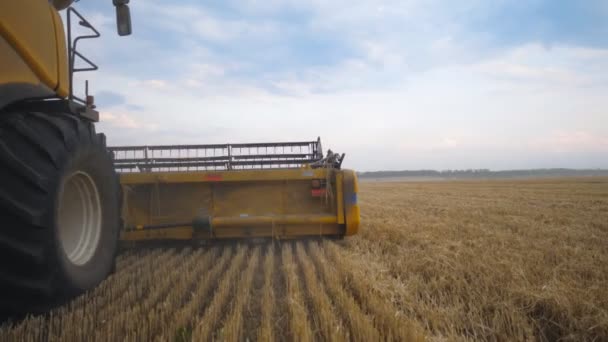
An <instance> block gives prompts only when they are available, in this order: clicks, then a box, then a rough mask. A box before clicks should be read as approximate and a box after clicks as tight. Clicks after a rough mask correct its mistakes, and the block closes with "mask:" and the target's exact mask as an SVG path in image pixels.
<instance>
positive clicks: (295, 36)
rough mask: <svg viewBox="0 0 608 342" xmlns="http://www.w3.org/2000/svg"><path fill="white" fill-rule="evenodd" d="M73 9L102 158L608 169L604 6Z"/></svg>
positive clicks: (137, 0)
mask: <svg viewBox="0 0 608 342" xmlns="http://www.w3.org/2000/svg"><path fill="white" fill-rule="evenodd" d="M77 8H78V9H79V10H80V11H81V12H82V13H83V14H84V15H85V16H87V18H89V19H90V21H92V22H93V23H95V24H96V25H97V27H99V28H100V30H101V32H102V35H103V37H102V38H101V39H99V40H97V41H91V42H86V43H83V45H82V48H83V50H84V51H85V52H86V53H87V54H88V55H90V56H91V57H93V58H94V59H95V60H96V61H97V62H99V64H100V66H101V71H99V72H97V73H95V74H87V75H84V74H82V75H79V79H80V81H82V80H83V79H84V78H85V77H86V78H88V79H90V80H91V82H92V83H91V89H92V91H93V92H94V93H95V94H96V98H97V104H98V106H99V109H100V111H101V114H102V122H101V123H100V124H99V129H101V130H102V131H104V132H105V133H106V134H107V135H108V138H109V141H110V142H111V143H113V144H171V143H175V144H180V143H221V142H254V141H282V140H310V139H315V138H316V137H317V136H319V135H320V136H321V137H322V139H323V141H324V146H326V147H329V146H331V147H332V148H333V149H334V150H338V151H341V152H346V153H347V161H345V164H346V166H348V167H351V168H355V169H358V170H362V171H367V170H377V169H428V168H430V169H460V168H491V169H514V168H537V167H573V168H586V167H591V168H596V167H602V168H608V96H607V95H606V94H608V2H607V1H600V0H597V1H593V0H591V1H563V0H554V1H536V0H532V1H526V2H523V1H504V0H497V1H492V2H489V1H481V0H463V1H458V2H455V1H433V0H430V1H428V0H427V1H422V0H404V1H356V2H351V1H342V0H336V1H331V2H326V1H300V0H287V1H278V0H266V1H259V0H243V1H236V0H228V1H207V2H201V1H188V0H184V1H174V2H167V1H160V0H145V1H143V0H132V1H131V12H132V16H133V31H134V33H133V35H132V36H130V37H118V36H117V35H116V34H115V23H114V14H113V6H112V5H111V1H109V0H107V1H95V2H93V1H81V2H79V3H78V4H77Z"/></svg>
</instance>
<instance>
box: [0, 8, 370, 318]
mask: <svg viewBox="0 0 608 342" xmlns="http://www.w3.org/2000/svg"><path fill="white" fill-rule="evenodd" d="M73 1H74V0H51V1H48V0H18V1H9V0H0V217H1V218H2V223H1V226H0V314H2V313H3V311H10V312H14V311H20V312H32V311H39V312H40V311H45V310H46V309H48V308H49V307H51V306H54V305H57V304H60V303H62V302H64V301H65V300H67V299H69V298H71V297H73V296H74V295H77V294H79V293H82V292H83V291H86V290H89V289H91V288H93V287H95V286H97V284H99V283H100V282H101V281H102V280H103V279H105V278H106V277H107V276H108V274H109V273H111V272H112V269H113V268H114V267H115V258H116V251H117V246H118V240H119V238H121V239H123V240H130V241H133V240H151V239H216V238H218V239H219V238H247V237H271V238H276V239H283V238H292V237H300V236H320V235H332V236H344V235H351V234H354V233H356V231H357V226H358V222H359V211H358V207H357V202H356V199H357V197H356V194H357V181H356V177H355V174H354V173H353V172H352V171H347V170H340V165H341V161H342V158H343V156H338V155H335V154H333V153H328V155H327V156H325V157H323V155H322V151H321V145H320V141H315V142H305V143H280V144H236V145H195V146H147V147H145V146H144V147H115V148H112V149H111V152H110V151H108V149H107V147H106V139H105V136H104V135H103V134H98V133H96V132H95V125H94V123H95V122H96V121H98V120H99V113H98V112H97V110H96V106H95V104H94V98H93V96H91V95H89V94H88V82H87V83H86V87H85V91H84V95H80V96H78V95H76V94H75V91H74V88H75V87H74V82H73V80H74V73H76V72H79V71H92V70H97V66H96V65H95V64H94V63H93V62H92V61H91V60H90V59H88V58H86V57H85V56H84V55H83V54H82V53H81V52H80V51H79V50H78V47H79V46H80V45H79V43H82V42H83V41H84V40H85V39H92V38H97V37H99V36H100V32H99V31H97V30H96V29H95V28H94V27H93V25H91V23H89V22H88V21H87V20H86V19H85V18H84V17H83V16H82V15H81V14H80V13H79V12H78V11H76V10H75V9H74V8H73V7H70V5H71V4H72V2H73ZM112 2H113V4H114V6H115V7H116V19H117V29H118V34H119V35H121V36H124V35H129V34H131V19H130V11H129V7H128V6H127V3H128V2H129V0H112ZM62 10H65V12H64V13H65V19H66V21H67V27H66V28H65V29H64V25H63V21H62V19H61V17H60V15H59V11H62ZM83 31H85V32H86V33H83ZM78 32H81V34H79V35H78ZM65 33H67V37H66V36H65ZM66 38H67V39H66ZM294 151H298V152H294ZM115 168H116V169H117V170H118V171H119V172H120V181H119V178H118V177H117V173H116V171H115ZM121 190H122V191H121ZM121 203H122V205H121ZM121 218H122V219H121Z"/></svg>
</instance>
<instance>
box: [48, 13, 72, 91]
mask: <svg viewBox="0 0 608 342" xmlns="http://www.w3.org/2000/svg"><path fill="white" fill-rule="evenodd" d="M51 13H52V14H53V23H54V24H55V39H56V42H57V49H56V51H57V77H58V83H57V86H56V88H55V91H56V92H57V95H59V96H61V97H68V95H69V94H70V72H69V70H68V67H69V66H68V48H67V46H66V39H65V30H64V28H63V22H62V21H61V17H60V16H59V13H57V12H56V11H51Z"/></svg>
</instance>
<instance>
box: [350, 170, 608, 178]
mask: <svg viewBox="0 0 608 342" xmlns="http://www.w3.org/2000/svg"><path fill="white" fill-rule="evenodd" d="M358 175H359V177H362V178H392V177H436V178H526V177H590V176H608V170H606V169H530V170H502V171H492V170H489V169H467V170H443V171H437V170H403V171H370V172H359V173H358Z"/></svg>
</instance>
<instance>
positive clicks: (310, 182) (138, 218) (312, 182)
mask: <svg viewBox="0 0 608 342" xmlns="http://www.w3.org/2000/svg"><path fill="white" fill-rule="evenodd" d="M250 148H253V149H255V150H256V151H257V154H255V153H252V152H251V151H248V152H247V153H248V154H247V156H246V157H245V156H244V155H243V152H242V151H243V149H250ZM269 148H270V149H272V153H270V152H269ZM188 149H190V150H197V151H198V152H196V153H194V156H193V153H192V152H186V150H188ZM292 149H294V150H292ZM111 150H112V151H113V152H114V155H115V163H116V168H117V169H118V170H119V171H120V170H123V171H125V170H127V172H123V173H122V174H121V184H122V186H123V190H124V201H123V203H124V208H123V218H124V222H125V231H124V232H123V234H122V239H123V240H145V239H193V238H202V239H205V238H211V239H213V238H242V237H273V238H291V237H299V236H313V235H317V236H318V235H335V236H343V235H352V234H355V233H356V232H357V227H358V213H359V212H358V207H357V208H353V206H355V207H356V176H355V174H354V172H352V171H350V170H340V169H337V168H334V167H327V166H325V167H324V166H323V165H325V164H323V160H322V155H321V154H320V140H318V141H316V142H314V141H313V142H303V143H270V144H238V145H181V146H143V147H142V146H139V147H137V146H136V147H120V148H112V149H111ZM151 151H164V152H162V153H159V152H151ZM170 151H181V152H180V154H181V156H180V157H176V156H170V155H171V154H173V155H175V154H176V152H170ZM204 151H206V152H204ZM210 151H215V152H214V153H215V155H210V154H212V153H211V152H210ZM235 151H238V152H236V153H234V152H235ZM163 153H164V156H162V154H163ZM159 154H160V155H159ZM197 154H198V156H196V155H197ZM201 154H203V156H202V157H201ZM243 160H246V161H247V162H248V164H247V168H245V169H243V168H241V167H243V166H244V164H242V161H243ZM319 161H321V162H320V165H321V167H319V166H317V165H319ZM218 163H219V164H218ZM313 163H316V164H314V165H313V166H314V167H316V168H312V167H311V165H312V164H313ZM220 164H221V165H220ZM195 165H196V166H195ZM172 168H175V169H176V170H175V171H173V172H163V171H160V170H164V169H172ZM353 195H354V196H353ZM353 199H354V202H353ZM347 202H348V203H347Z"/></svg>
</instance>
